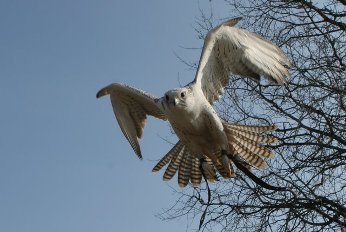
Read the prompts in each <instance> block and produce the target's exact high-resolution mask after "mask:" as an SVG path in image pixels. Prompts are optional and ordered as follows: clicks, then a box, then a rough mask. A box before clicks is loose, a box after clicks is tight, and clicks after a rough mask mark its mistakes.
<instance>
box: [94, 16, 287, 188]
mask: <svg viewBox="0 0 346 232" xmlns="http://www.w3.org/2000/svg"><path fill="white" fill-rule="evenodd" d="M240 19H241V18H235V19H231V20H228V21H226V22H224V23H222V24H220V25H219V26H217V27H215V28H213V29H212V30H211V31H209V32H208V34H207V36H206V38H205V41H204V46H203V49H202V55H201V58H200V61H199V65H198V69H197V72H196V76H195V79H194V80H193V81H192V82H191V83H189V84H187V85H186V86H184V87H182V88H176V89H172V90H169V91H167V92H166V93H165V94H164V96H162V97H161V98H158V97H155V96H154V95H151V94H149V93H147V92H145V91H142V90H140V89H137V88H133V87H130V86H128V85H126V84H118V83H114V84H111V85H108V86H106V87H105V88H103V89H101V90H100V91H99V92H98V93H97V95H96V97H97V98H100V97H102V96H105V95H110V98H111V103H112V106H113V110H114V113H115V116H116V119H117V121H118V123H119V126H120V128H121V130H122V132H123V134H124V136H125V137H126V139H127V140H128V142H129V143H130V145H131V147H132V148H133V150H134V152H135V153H136V154H137V156H138V157H139V158H140V159H142V153H141V149H140V146H139V142H138V139H139V138H141V137H142V135H143V129H144V125H145V119H146V117H147V116H148V115H150V116H153V117H156V118H159V119H162V120H168V122H169V123H170V125H171V126H172V128H173V130H174V132H175V133H176V135H177V136H178V138H179V141H178V142H177V143H176V144H175V145H174V146H173V148H172V149H171V150H170V151H169V152H168V153H167V154H166V155H165V156H163V158H162V159H161V160H160V161H159V162H158V163H157V165H156V166H155V167H154V168H153V171H154V172H156V171H159V170H161V169H162V168H163V167H164V166H166V165H167V164H168V167H167V168H166V170H165V172H164V175H163V179H164V180H165V181H167V180H170V179H171V178H172V177H173V176H174V175H175V174H176V173H177V172H178V184H179V186H180V187H185V186H187V185H188V183H191V185H192V186H193V187H199V186H200V183H201V180H202V177H204V179H205V180H206V181H209V182H213V181H215V180H217V179H218V176H219V175H221V176H222V177H223V178H231V177H234V176H235V170H234V166H235V167H236V168H238V169H239V170H241V171H242V172H244V173H245V174H246V175H247V176H249V177H250V178H251V179H252V180H253V181H255V183H257V184H259V185H261V186H263V187H265V188H268V189H274V190H275V189H276V190H278V188H279V187H274V186H271V185H269V184H267V183H265V182H264V181H262V180H261V179H260V178H258V177H256V176H255V175H254V174H253V173H252V172H251V168H252V167H255V168H257V169H263V168H266V167H267V163H266V161H265V159H266V158H272V157H273V153H272V151H271V150H270V149H268V148H266V147H265V146H264V145H263V144H264V143H276V142H277V139H276V138H275V137H272V136H269V135H265V134H263V132H269V131H274V130H276V128H277V127H276V126H275V125H267V126H247V125H240V124H235V123H230V122H226V121H224V120H222V119H221V118H220V117H219V116H218V114H217V112H216V111H215V110H214V108H213V106H212V105H213V103H214V102H215V101H217V100H218V99H219V98H220V97H221V96H222V94H223V92H224V88H225V87H226V85H227V84H228V81H229V78H230V76H231V75H239V76H243V77H247V78H251V79H253V80H254V81H257V82H259V81H260V78H261V77H263V78H266V79H268V80H269V81H271V82H273V83H275V84H278V85H283V84H285V83H286V78H287V77H288V75H289V73H288V70H287V68H288V67H289V66H290V63H289V61H288V59H287V57H286V56H285V55H284V53H283V52H282V51H281V49H280V48H279V47H277V46H276V45H274V44H273V43H271V42H270V41H268V40H266V39H264V38H262V37H261V36H259V35H257V34H255V33H252V32H249V31H247V30H245V29H241V28H236V27H234V26H235V25H236V24H237V23H238V22H239V20H240ZM217 173H218V174H217Z"/></svg>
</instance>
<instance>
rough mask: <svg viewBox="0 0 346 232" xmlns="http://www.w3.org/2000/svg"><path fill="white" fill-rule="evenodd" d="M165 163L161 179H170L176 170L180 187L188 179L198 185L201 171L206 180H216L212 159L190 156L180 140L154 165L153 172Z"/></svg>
mask: <svg viewBox="0 0 346 232" xmlns="http://www.w3.org/2000/svg"><path fill="white" fill-rule="evenodd" d="M168 163H169V164H168ZM167 164H168V167H167V168H166V171H165V173H164V174H163V180H164V181H168V180H170V179H172V177H173V176H174V175H175V174H176V172H177V171H178V184H179V186H180V187H182V188H184V187H185V186H186V185H187V184H188V183H189V181H190V182H191V184H192V186H193V187H199V185H200V184H201V181H202V172H203V174H204V176H205V177H206V179H207V180H208V181H210V182H213V181H215V180H217V175H216V171H215V168H214V165H213V161H212V160H211V159H210V158H208V157H207V156H204V157H203V159H200V158H197V157H195V156H192V155H191V154H190V152H189V150H188V149H187V148H186V147H185V145H183V144H182V143H181V142H180V141H178V142H177V143H176V144H175V145H174V147H173V148H172V149H171V150H170V151H169V152H168V153H167V154H166V155H165V156H164V157H162V159H161V160H160V161H159V162H158V163H157V164H156V165H155V167H154V168H153V172H157V171H160V170H161V169H162V168H163V167H164V166H165V165H167Z"/></svg>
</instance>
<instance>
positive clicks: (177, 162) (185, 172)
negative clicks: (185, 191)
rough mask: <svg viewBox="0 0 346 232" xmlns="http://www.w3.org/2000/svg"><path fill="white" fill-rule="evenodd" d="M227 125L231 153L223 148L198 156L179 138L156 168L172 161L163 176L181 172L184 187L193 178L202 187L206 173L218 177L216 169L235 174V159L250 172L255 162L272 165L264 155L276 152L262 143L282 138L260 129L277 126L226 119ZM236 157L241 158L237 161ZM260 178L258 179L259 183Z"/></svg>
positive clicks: (210, 178) (259, 165) (225, 174)
mask: <svg viewBox="0 0 346 232" xmlns="http://www.w3.org/2000/svg"><path fill="white" fill-rule="evenodd" d="M223 126H224V130H225V132H226V135H227V138H228V142H229V147H230V150H231V154H226V153H223V152H222V151H220V152H219V153H217V154H214V155H213V156H212V157H207V156H205V155H204V156H203V158H200V157H195V156H193V155H192V154H190V152H189V150H188V149H187V148H186V146H185V145H184V144H183V143H182V142H181V141H178V142H177V143H176V144H175V145H174V146H173V148H172V149H171V150H170V151H169V152H168V153H167V154H166V155H165V156H164V157H162V159H161V160H160V161H159V162H158V163H157V164H156V166H155V167H154V168H153V172H157V171H159V170H161V169H162V168H163V167H164V166H165V165H167V164H168V166H167V168H166V171H165V173H164V175H163V180H164V181H168V180H171V179H172V178H173V176H174V175H175V174H176V173H177V172H178V183H179V186H180V187H182V188H183V187H185V186H186V185H187V184H188V183H189V181H190V182H191V184H192V186H193V187H199V186H200V184H201V180H202V176H203V175H204V177H205V178H206V179H207V181H209V182H213V181H215V180H217V174H216V172H218V173H220V175H221V176H222V177H224V178H231V177H234V176H235V172H234V169H233V165H232V164H233V163H234V164H235V165H236V167H237V168H238V169H240V170H241V171H243V172H244V173H245V174H247V172H245V171H244V170H243V169H244V168H245V169H248V172H251V171H250V169H251V166H254V167H256V168H259V169H263V168H265V167H267V166H268V165H267V163H266V161H265V160H264V158H272V157H274V154H273V153H272V151H271V150H269V149H268V148H266V147H264V146H263V145H262V144H263V143H276V142H277V141H278V140H277V139H276V138H275V137H272V136H268V135H261V134H259V133H261V132H268V131H274V130H276V129H277V127H276V126H244V125H238V124H230V123H226V122H224V123H223ZM234 157H240V160H235V159H234ZM211 158H213V159H211ZM237 159H239V158H237ZM236 161H239V162H237V163H235V162H236ZM238 163H240V164H238ZM240 165H241V167H243V168H239V167H238V166H240ZM252 175H253V174H252ZM252 175H250V177H251V176H252ZM259 182H260V181H257V182H256V183H259ZM262 186H263V185H262ZM264 187H266V186H264Z"/></svg>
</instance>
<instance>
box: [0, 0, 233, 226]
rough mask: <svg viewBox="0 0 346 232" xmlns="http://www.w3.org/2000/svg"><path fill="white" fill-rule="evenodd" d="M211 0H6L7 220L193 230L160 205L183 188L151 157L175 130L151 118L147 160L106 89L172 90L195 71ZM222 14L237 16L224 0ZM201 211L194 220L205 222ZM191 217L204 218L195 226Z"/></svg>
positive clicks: (1, 179)
mask: <svg viewBox="0 0 346 232" xmlns="http://www.w3.org/2000/svg"><path fill="white" fill-rule="evenodd" d="M199 4H200V5H201V6H202V8H203V7H204V6H208V1H202V0H200V1H197V0H193V1H192V0H191V1H186V0H179V1H162V0H146V1H136V2H135V1H119V0H117V1H111V0H98V1H87V0H83V1H82V0H73V1H71V0H69V1H67V0H59V1H57V0H56V1H51V0H41V1H40V0H30V1H28V0H11V1H4V0H3V1H0V105H1V113H0V124H1V130H0V231H6V232H24V231H35V232H47V231H49V232H55V231H59V232H60V231H64V232H76V231H83V232H91V231H102V232H108V231H112V232H114V231H166V232H169V231H185V230H191V227H188V228H187V224H186V221H185V220H184V219H181V220H175V221H169V222H167V221H161V220H160V219H159V218H157V217H156V216H155V215H157V214H159V213H160V212H162V210H163V209H164V208H168V207H170V206H171V205H172V204H173V203H174V201H175V200H176V199H177V195H174V194H173V191H172V189H171V187H173V188H175V189H178V190H179V187H178V185H177V183H176V179H174V180H173V181H171V182H169V183H165V182H163V181H162V172H160V173H152V172H151V169H152V168H153V166H154V165H155V164H156V160H158V159H159V158H160V157H161V156H162V155H164V154H165V153H166V152H167V151H168V150H169V149H170V147H171V145H170V144H168V143H167V142H165V141H164V140H163V138H164V139H168V140H170V141H172V142H175V141H176V139H175V137H174V136H172V135H171V133H170V130H169V127H168V125H167V123H165V122H159V121H157V120H155V119H152V118H149V120H147V124H146V128H145V132H144V138H143V139H142V140H141V147H142V153H143V156H144V160H142V161H141V160H139V159H138V158H137V157H136V155H135V154H134V152H133V151H132V149H131V147H130V145H129V144H128V143H127V141H126V140H125V138H124V137H123V135H122V134H121V131H120V129H119V127H118V125H117V123H116V121H115V119H114V115H113V112H112V109H111V105H110V101H109V99H108V98H102V99H100V100H97V99H96V98H95V94H96V92H97V91H98V90H99V89H100V88H102V87H104V86H105V85H108V84H109V83H112V82H122V83H127V84H129V85H132V86H135V87H137V88H141V89H143V90H147V91H149V92H151V93H153V94H155V95H158V96H161V95H162V94H163V93H164V92H165V91H166V90H168V89H171V88H174V87H176V86H178V85H179V84H180V83H181V84H186V83H188V82H189V81H191V80H192V79H193V77H194V72H193V71H189V70H187V67H186V66H185V65H184V64H182V63H181V62H180V61H179V60H178V59H177V57H176V56H175V53H177V54H179V55H180V56H182V57H183V58H186V59H187V60H189V61H194V62H195V61H197V60H198V59H199V51H196V50H185V49H182V48H181V46H184V47H201V46H202V41H201V40H198V38H197V34H196V32H195V31H194V30H193V26H194V25H195V20H196V18H198V17H199V15H200V14H199ZM214 7H215V8H214V13H215V18H216V19H220V18H222V17H227V16H229V15H227V12H226V11H225V10H223V11H222V10H221V7H220V9H217V8H216V7H217V6H214ZM197 224H198V223H195V224H194V225H195V226H196V225H197ZM192 228H195V227H194V226H192Z"/></svg>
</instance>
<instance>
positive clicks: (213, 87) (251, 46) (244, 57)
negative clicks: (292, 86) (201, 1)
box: [192, 18, 290, 103]
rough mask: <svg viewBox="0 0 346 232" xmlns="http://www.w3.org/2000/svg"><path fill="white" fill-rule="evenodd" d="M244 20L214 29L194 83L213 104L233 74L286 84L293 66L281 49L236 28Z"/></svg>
mask: <svg viewBox="0 0 346 232" xmlns="http://www.w3.org/2000/svg"><path fill="white" fill-rule="evenodd" d="M240 19H241V18H235V19H232V20H229V21H227V22H225V23H222V24H221V25H219V26H217V27H216V28H214V29H212V30H211V31H210V32H209V33H208V35H207V36H206V39H205V41H204V46H203V50H202V54H201V58H200V61H199V65H198V69H197V72H196V77H195V80H194V81H193V82H192V83H195V84H197V85H199V86H200V88H201V89H202V91H203V93H204V95H205V97H206V98H207V100H208V101H209V102H210V103H213V102H214V101H216V100H218V99H219V98H220V96H221V95H222V93H223V89H224V87H225V86H226V85H227V84H228V80H229V76H230V74H235V75H241V76H244V77H250V78H252V79H254V80H256V81H259V80H260V76H263V77H264V78H266V79H268V80H270V81H272V82H275V83H277V84H285V83H286V77H287V76H288V75H289V73H288V71H287V67H289V66H290V63H289V61H288V59H287V57H286V56H285V55H284V53H283V52H282V51H281V49H280V48H279V47H277V46H276V45H274V44H273V43H271V42H270V41H268V40H266V39H264V38H262V37H261V36H259V35H257V34H255V33H252V32H249V31H246V30H244V29H239V28H235V27H233V26H234V25H235V24H236V23H237V22H238V21H239V20H240Z"/></svg>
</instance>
